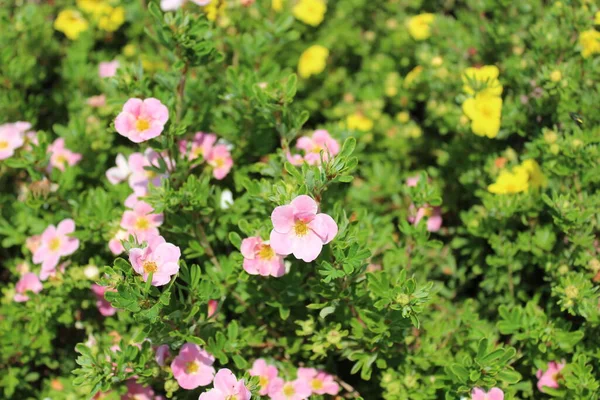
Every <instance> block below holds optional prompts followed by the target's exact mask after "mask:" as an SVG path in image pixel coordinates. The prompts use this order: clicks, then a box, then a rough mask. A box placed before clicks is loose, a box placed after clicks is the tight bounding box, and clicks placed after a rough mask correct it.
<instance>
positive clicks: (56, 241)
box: [48, 237, 60, 251]
mask: <svg viewBox="0 0 600 400" xmlns="http://www.w3.org/2000/svg"><path fill="white" fill-rule="evenodd" d="M48 248H49V249H50V251H57V250H58V249H59V248H60V238H58V237H55V238H53V239H52V240H50V243H49V244H48Z"/></svg>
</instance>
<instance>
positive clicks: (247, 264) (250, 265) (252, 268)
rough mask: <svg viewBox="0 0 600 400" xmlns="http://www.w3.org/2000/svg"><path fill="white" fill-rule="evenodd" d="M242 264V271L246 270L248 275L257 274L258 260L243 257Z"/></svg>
mask: <svg viewBox="0 0 600 400" xmlns="http://www.w3.org/2000/svg"><path fill="white" fill-rule="evenodd" d="M242 266H243V267H244V271H246V272H247V273H249V274H250V275H258V273H259V267H260V260H250V259H247V258H245V259H244V262H243V263H242Z"/></svg>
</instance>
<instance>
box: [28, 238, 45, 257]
mask: <svg viewBox="0 0 600 400" xmlns="http://www.w3.org/2000/svg"><path fill="white" fill-rule="evenodd" d="M41 244H42V235H33V236H29V237H28V238H27V239H25V247H27V249H28V250H29V251H30V252H31V253H32V254H33V253H35V251H36V250H37V249H38V248H39V247H40V245H41Z"/></svg>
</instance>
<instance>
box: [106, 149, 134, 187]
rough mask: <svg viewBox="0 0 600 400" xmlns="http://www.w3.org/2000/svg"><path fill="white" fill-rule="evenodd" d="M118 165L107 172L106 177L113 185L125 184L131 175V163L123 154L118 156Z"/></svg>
mask: <svg viewBox="0 0 600 400" xmlns="http://www.w3.org/2000/svg"><path fill="white" fill-rule="evenodd" d="M116 164H117V166H116V167H112V168H109V169H108V170H107V171H106V177H107V178H108V181H109V182H110V183H112V184H113V185H116V184H117V183H120V182H123V181H124V180H126V179H127V178H128V177H129V175H131V169H130V168H129V163H128V162H127V159H126V158H125V156H124V155H123V154H119V155H117V159H116Z"/></svg>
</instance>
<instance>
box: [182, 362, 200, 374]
mask: <svg viewBox="0 0 600 400" xmlns="http://www.w3.org/2000/svg"><path fill="white" fill-rule="evenodd" d="M198 369H200V367H199V366H198V363H197V362H195V361H190V362H189V363H187V364H186V365H185V372H187V373H188V374H195V373H196V372H198Z"/></svg>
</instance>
